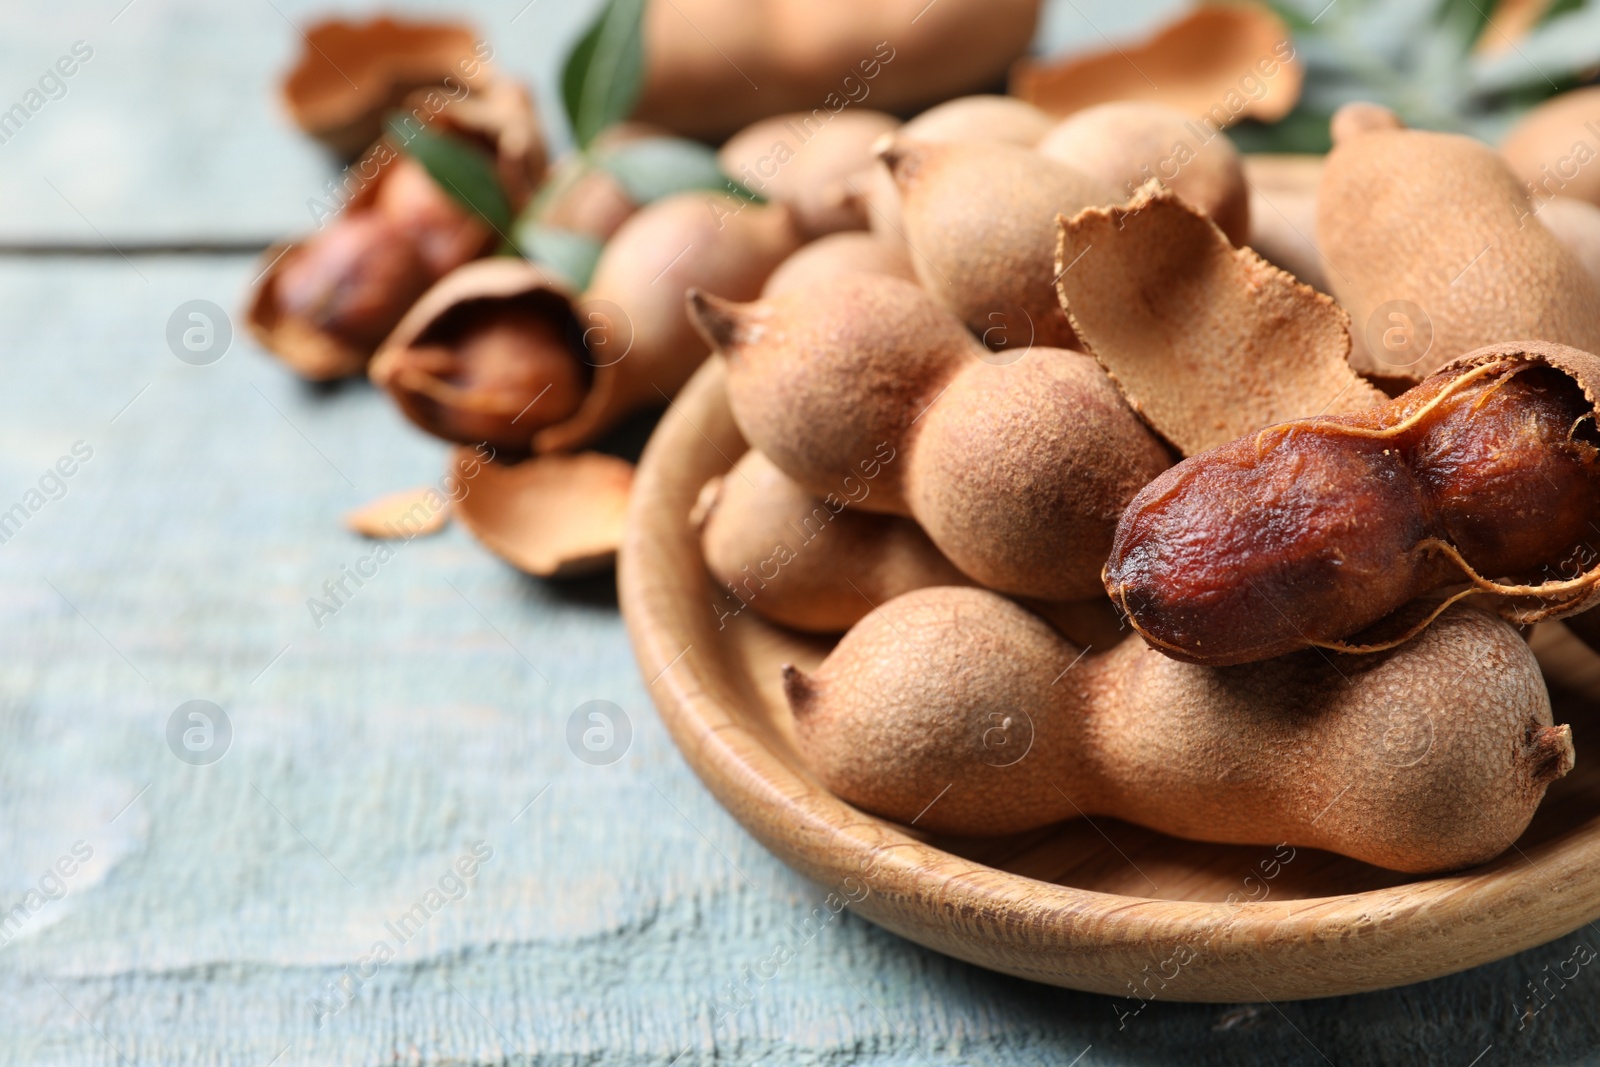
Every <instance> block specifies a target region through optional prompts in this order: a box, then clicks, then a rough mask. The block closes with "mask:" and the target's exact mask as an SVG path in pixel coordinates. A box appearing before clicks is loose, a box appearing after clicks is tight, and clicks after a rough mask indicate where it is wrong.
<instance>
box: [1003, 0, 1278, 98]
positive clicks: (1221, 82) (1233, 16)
mask: <svg viewBox="0 0 1600 1067" xmlns="http://www.w3.org/2000/svg"><path fill="white" fill-rule="evenodd" d="M1304 78H1305V71H1304V69H1303V68H1302V67H1301V65H1300V61H1299V59H1297V58H1296V57H1295V51H1294V45H1293V36H1292V35H1291V34H1290V32H1289V28H1288V27H1287V26H1286V25H1284V23H1283V20H1281V19H1279V18H1278V17H1277V16H1276V15H1274V14H1273V13H1272V12H1271V11H1269V10H1268V9H1267V8H1266V6H1265V5H1257V4H1204V5H1201V6H1199V7H1197V8H1196V9H1195V10H1193V11H1191V12H1189V13H1187V14H1184V15H1182V16H1180V17H1178V18H1176V19H1174V20H1173V21H1172V22H1170V23H1168V24H1167V25H1166V26H1164V27H1162V28H1161V29H1160V30H1159V31H1157V32H1156V33H1155V34H1153V35H1152V36H1150V37H1149V38H1147V39H1146V40H1144V41H1142V42H1139V43H1137V44H1131V45H1123V46H1121V47H1115V46H1113V47H1110V48H1107V49H1106V50H1104V51H1101V52H1092V53H1090V54H1088V55H1081V56H1069V57H1067V58H1066V59H1064V60H1046V61H1035V60H1022V61H1021V62H1019V63H1017V64H1016V65H1015V66H1014V67H1013V68H1012V71H1011V92H1012V94H1013V95H1014V96H1019V97H1021V98H1022V99H1024V100H1026V101H1028V102H1029V103H1032V104H1037V105H1038V106H1039V107H1041V108H1043V109H1044V110H1046V111H1048V112H1050V113H1051V114H1052V115H1070V114H1071V113H1072V112H1074V111H1077V110H1079V109H1080V108H1086V107H1090V106H1092V105H1094V104H1102V103H1106V102H1107V101H1111V100H1148V101H1153V102H1155V103H1160V104H1166V105H1167V106H1169V107H1175V108H1177V109H1178V110H1179V111H1182V112H1183V113H1184V114H1185V115H1188V116H1190V117H1191V118H1193V119H1195V120H1196V121H1200V122H1205V123H1207V124H1208V125H1209V126H1211V128H1212V129H1221V128H1222V127H1223V126H1227V125H1231V124H1232V123H1234V122H1236V121H1238V120H1239V119H1243V118H1253V119H1259V120H1261V121H1262V122H1277V121H1278V120H1279V119H1281V118H1283V117H1284V116H1285V115H1287V114H1288V113H1289V112H1290V111H1292V110H1293V109H1294V105H1295V103H1296V101H1298V100H1299V99H1300V85H1301V82H1302V81H1303V80H1304Z"/></svg>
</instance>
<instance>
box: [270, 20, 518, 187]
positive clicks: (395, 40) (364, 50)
mask: <svg viewBox="0 0 1600 1067" xmlns="http://www.w3.org/2000/svg"><path fill="white" fill-rule="evenodd" d="M302 37H303V38H304V40H305V44H306V47H305V49H304V50H303V51H302V52H301V53H300V58H299V60H298V61H297V62H296V63H295V66H294V69H292V70H291V71H289V73H288V74H287V75H285V76H284V80H283V86H282V93H283V102H284V106H285V107H286V108H287V109H288V111H289V115H290V117H291V118H293V119H294V122H295V124H296V125H297V126H299V127H300V128H301V129H302V130H304V131H305V132H306V133H308V134H310V135H311V136H313V137H315V138H316V139H317V140H319V141H321V142H322V143H323V144H325V145H327V146H328V147H329V148H330V149H332V150H333V151H334V152H336V153H337V154H338V155H340V156H341V157H343V158H345V159H354V158H355V157H356V156H358V155H359V154H360V153H361V152H362V151H363V150H364V149H365V148H367V146H369V145H371V144H372V142H374V141H376V140H377V139H378V137H379V135H380V134H381V133H382V132H383V118H384V115H385V114H387V113H388V112H389V111H391V110H393V109H394V108H395V107H396V106H398V105H399V104H400V103H401V101H403V100H405V99H406V97H408V96H410V95H411V94H412V93H413V92H415V91H416V90H419V89H427V88H430V87H444V86H445V85H446V79H454V81H455V83H456V84H459V85H462V86H465V87H466V89H467V90H468V91H477V90H479V89H482V88H483V87H484V86H485V85H486V84H487V83H488V82H489V81H490V80H491V79H492V77H493V68H492V67H491V66H490V65H489V63H488V61H487V60H486V59H485V58H484V57H483V53H482V52H480V49H479V45H478V39H477V34H475V33H474V32H473V31H472V28H471V27H469V26H466V25H464V24H462V23H456V22H423V21H420V20H412V19H396V18H392V17H389V16H386V15H383V16H379V17H377V18H373V19H368V20H366V21H364V22H354V21H349V20H346V19H339V18H333V19H324V20H322V21H319V22H315V23H313V24H312V25H310V26H307V27H306V28H305V29H304V31H303V32H302ZM485 51H486V50H485Z"/></svg>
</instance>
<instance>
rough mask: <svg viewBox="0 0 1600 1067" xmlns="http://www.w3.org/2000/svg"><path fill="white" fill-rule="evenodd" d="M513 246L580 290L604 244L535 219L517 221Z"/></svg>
mask: <svg viewBox="0 0 1600 1067" xmlns="http://www.w3.org/2000/svg"><path fill="white" fill-rule="evenodd" d="M516 242H517V247H518V248H520V249H521V250H522V254H523V256H524V257H526V258H527V259H530V260H532V261H533V262H535V263H538V264H541V265H543V266H546V267H549V268H550V269H551V270H553V271H555V272H556V273H557V274H559V275H561V276H562V277H563V278H565V279H566V280H567V281H569V282H571V283H572V288H573V289H575V290H577V291H579V292H581V291H583V290H584V289H587V288H588V287H589V279H590V277H592V276H593V275H594V265H595V262H596V261H597V260H599V258H600V249H601V248H602V247H604V246H603V245H602V244H601V243H600V242H599V241H598V240H596V239H595V238H593V237H591V236H589V235H588V234H586V233H576V232H574V231H572V230H562V229H558V228H556V227H554V226H544V225H541V224H539V223H536V222H519V223H517V232H516Z"/></svg>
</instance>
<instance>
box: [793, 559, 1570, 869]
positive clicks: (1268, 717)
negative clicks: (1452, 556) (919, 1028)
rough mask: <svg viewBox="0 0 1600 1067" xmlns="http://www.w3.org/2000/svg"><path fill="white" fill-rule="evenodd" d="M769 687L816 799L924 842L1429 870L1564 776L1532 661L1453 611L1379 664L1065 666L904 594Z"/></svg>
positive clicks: (972, 615)
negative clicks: (1084, 836) (1109, 843)
mask: <svg viewBox="0 0 1600 1067" xmlns="http://www.w3.org/2000/svg"><path fill="white" fill-rule="evenodd" d="M784 685H785V690H786V691H787V694H788V697H789V702H790V706H791V708H792V710H793V712H794V719H795V732H796V736H797V740H798V743H799V748H800V752H801V754H802V756H803V757H804V758H805V760H806V762H807V763H808V764H809V765H810V767H811V769H812V770H813V772H814V773H816V775H817V776H818V778H819V779H821V781H822V783H823V784H824V785H825V786H827V788H829V789H830V790H832V791H833V792H834V793H835V794H837V795H838V796H840V797H841V798H843V799H844V800H846V801H847V802H849V803H851V804H854V805H855V806H857V807H859V808H861V809H862V810H864V811H868V812H872V813H874V814H876V815H880V816H883V817H885V818H888V819H891V820H894V821H896V822H900V823H903V824H911V823H915V825H916V826H917V827H918V828H919V829H923V830H928V831H932V832H936V833H947V834H957V835H978V834H981V835H992V834H1005V833H1014V832H1019V831H1023V830H1029V829H1033V828H1036V827H1041V826H1047V825H1050V824H1051V823H1055V822H1060V821H1062V820H1065V819H1070V818H1074V817H1077V816H1082V815H1087V816H1110V817H1113V818H1118V819H1126V820H1128V821H1130V822H1135V823H1139V824H1140V825H1143V826H1148V827H1150V828H1152V829H1155V830H1159V831H1161V832H1163V833H1168V834H1172V835H1174V836H1177V837H1185V838H1190V839H1194V840H1200V841H1215V842H1221V843H1227V844H1256V845H1272V844H1278V843H1280V842H1287V843H1289V844H1292V845H1295V846H1297V847H1311V848H1321V849H1327V850H1329V851H1332V852H1338V853H1342V854H1344V855H1347V856H1353V857H1354V858H1356V859H1359V860H1364V861H1365V862H1368V863H1372V864H1376V865H1378V866H1381V867H1387V868H1390V869H1393V870H1398V871H1406V872H1410V873H1417V874H1424V873H1434V872H1440V871H1448V870H1455V869H1458V868H1461V867H1467V866H1470V865H1473V864H1477V863H1483V862H1486V861H1488V860H1490V859H1492V858H1494V857H1495V856H1496V855H1498V854H1500V853H1501V852H1502V851H1504V850H1505V849H1506V848H1507V847H1509V846H1510V845H1511V844H1512V843H1513V842H1514V841H1516V839H1517V838H1518V837H1519V836H1520V835H1521V833H1522V832H1523V830H1525V829H1526V828H1527V826H1528V823H1529V821H1530V820H1531V819H1532V817H1533V814H1534V811H1535V809H1536V808H1537V807H1538V804H1539V801H1540V800H1541V799H1542V798H1543V796H1544V793H1545V789H1546V787H1547V786H1548V785H1549V784H1550V783H1551V782H1552V781H1554V780H1555V779H1557V778H1560V777H1561V776H1562V775H1564V774H1566V773H1567V771H1568V770H1570V769H1571V767H1572V764H1573V749H1572V738H1571V731H1570V729H1569V728H1568V727H1567V726H1555V725H1552V717H1551V709H1550V700H1549V695H1548V693H1547V692H1546V690H1545V686H1544V683H1543V680H1542V678H1541V677H1540V673H1539V667H1538V664H1537V662H1536V661H1535V660H1534V657H1533V654H1532V652H1530V651H1529V649H1528V647H1527V645H1526V644H1525V643H1524V642H1523V640H1522V639H1521V637H1520V636H1519V635H1518V634H1517V632H1516V631H1515V630H1514V629H1512V628H1511V627H1510V626H1508V625H1506V624H1505V623H1504V622H1502V621H1500V620H1499V619H1496V618H1494V617H1493V616H1491V615H1488V614H1485V613H1483V612H1480V611H1477V610H1475V609H1472V608H1468V607H1465V606H1463V605H1457V606H1456V607H1453V608H1451V609H1450V610H1449V611H1448V612H1446V613H1445V614H1444V615H1443V616H1442V617H1441V618H1440V620H1439V622H1438V623H1437V624H1436V625H1435V626H1434V627H1433V628H1431V629H1430V630H1428V631H1427V632H1426V633H1424V634H1423V635H1422V636H1421V637H1419V638H1418V639H1417V640H1416V641H1413V642H1411V643H1409V644H1407V645H1404V646H1402V647H1400V648H1398V649H1394V650H1392V651H1389V652H1383V653H1378V654H1375V655H1369V656H1339V657H1336V658H1334V657H1324V656H1322V655H1319V654H1318V653H1315V652H1306V653H1301V654H1299V655H1295V656H1286V657H1282V658H1280V659H1275V660H1270V661H1268V662H1265V663H1257V664H1252V665H1250V666H1248V667H1224V668H1216V667H1202V666H1197V665H1194V664H1186V663H1179V662H1177V661H1175V660H1171V659H1168V658H1167V657H1165V656H1162V655H1160V654H1158V653H1156V652H1154V651H1152V650H1151V649H1149V648H1148V647H1146V646H1145V645H1144V643H1143V642H1142V641H1140V640H1139V639H1138V638H1137V637H1136V636H1130V637H1129V638H1128V639H1126V640H1124V641H1123V642H1122V643H1121V644H1119V645H1117V646H1116V647H1115V648H1112V649H1110V650H1108V651H1106V652H1092V653H1089V654H1087V655H1084V654H1083V652H1082V650H1080V649H1079V648H1077V647H1076V646H1075V645H1073V644H1072V643H1070V642H1068V641H1065V640H1063V639H1062V638H1061V637H1060V636H1059V635H1058V634H1057V633H1056V632H1055V631H1054V630H1052V629H1051V628H1050V627H1049V626H1048V625H1047V624H1046V623H1045V622H1044V621H1043V620H1042V619H1040V618H1038V617H1037V616H1035V615H1033V614H1031V613H1029V612H1028V611H1026V610H1024V609H1023V608H1021V607H1019V606H1017V605H1016V604H1013V603H1011V602H1010V601H1008V600H1006V599H1005V598H1004V597H1001V596H999V595H997V594H995V593H992V592H989V591H988V590H983V589H956V588H933V589H922V590H918V591H915V592H912V593H908V594H906V595H904V596H902V597H899V598H897V599H895V600H892V601H890V602H889V603H887V604H885V605H884V606H883V607H881V608H879V609H878V610H877V611H875V612H873V614H871V615H869V616H867V617H866V618H865V619H863V620H862V621H861V622H860V623H858V624H857V625H856V626H855V627H854V628H852V629H851V631H850V632H849V633H847V634H846V635H845V636H844V638H843V640H841V641H840V642H839V644H838V645H837V646H836V647H835V648H834V650H833V651H832V652H831V653H830V654H829V655H828V657H827V658H826V659H825V660H824V661H823V663H822V665H821V666H820V667H819V668H817V670H816V671H814V672H812V673H810V674H807V673H804V672H801V671H799V670H797V669H796V668H794V667H786V668H785V670H784Z"/></svg>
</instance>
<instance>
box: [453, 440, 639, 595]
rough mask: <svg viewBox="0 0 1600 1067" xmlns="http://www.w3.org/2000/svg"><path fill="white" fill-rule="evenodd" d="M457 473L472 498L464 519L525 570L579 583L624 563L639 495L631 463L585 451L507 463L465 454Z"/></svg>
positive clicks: (465, 503) (465, 498)
mask: <svg viewBox="0 0 1600 1067" xmlns="http://www.w3.org/2000/svg"><path fill="white" fill-rule="evenodd" d="M450 468H451V470H452V472H453V473H454V474H455V475H456V477H457V484H458V485H459V486H460V487H461V492H463V493H464V495H462V496H461V497H460V498H459V499H458V500H457V501H456V502H455V504H454V513H455V515H456V517H457V518H458V519H460V520H461V524H462V525H463V526H465V527H466V528H467V529H468V530H470V531H471V532H472V535H473V536H474V537H476V538H477V539H478V540H479V541H480V542H482V543H483V545H484V547H485V548H487V549H489V551H491V552H493V553H494V554H495V555H497V556H499V557H500V558H501V559H503V560H505V561H506V562H507V563H510V564H511V565H512V566H514V567H516V568H517V569H518V570H522V571H526V572H527V573H528V574H532V575H537V576H538V577H541V578H577V577H582V576H583V575H586V574H593V573H595V572H596V571H603V570H605V569H606V568H607V567H609V566H611V565H612V564H613V563H614V562H615V561H616V556H617V548H618V546H619V545H621V544H622V530H623V525H624V519H625V518H626V515H627V511H628V495H629V494H630V493H631V492H632V490H633V464H631V463H629V462H628V461H627V460H623V459H618V458H617V457H615V456H607V455H603V454H601V453H599V452H579V453H576V454H573V455H555V456H534V457H533V458H532V459H525V460H522V461H521V462H519V463H514V464H506V463H500V462H496V461H492V460H485V459H481V458H480V457H479V455H478V454H476V453H475V452H474V451H473V450H471V449H465V448H462V449H457V450H456V451H455V452H454V453H453V454H452V456H451V457H450Z"/></svg>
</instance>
